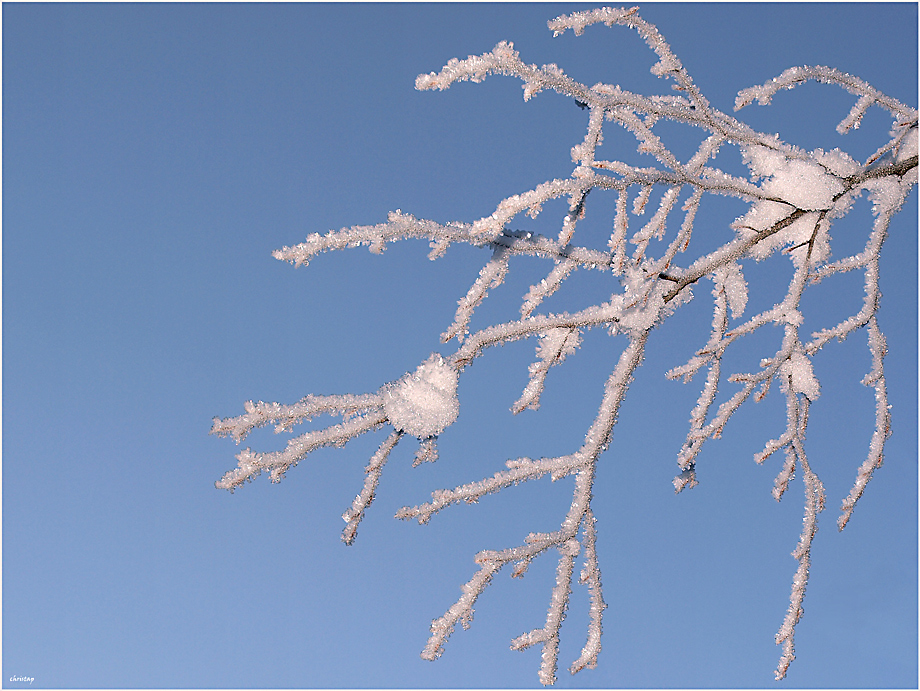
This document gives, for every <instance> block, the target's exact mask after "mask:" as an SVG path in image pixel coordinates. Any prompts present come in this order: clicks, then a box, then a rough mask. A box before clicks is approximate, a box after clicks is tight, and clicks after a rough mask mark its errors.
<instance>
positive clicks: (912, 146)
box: [894, 125, 918, 163]
mask: <svg viewBox="0 0 920 691" xmlns="http://www.w3.org/2000/svg"><path fill="white" fill-rule="evenodd" d="M917 132H918V128H917V126H916V125H915V126H913V127H911V128H910V130H908V132H907V134H905V135H904V139H902V140H901V145H900V146H899V147H898V153H897V155H895V157H894V160H895V162H898V163H900V162H901V161H906V160H907V159H908V158H910V157H911V156H916V155H917Z"/></svg>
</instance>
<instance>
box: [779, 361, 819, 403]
mask: <svg viewBox="0 0 920 691" xmlns="http://www.w3.org/2000/svg"><path fill="white" fill-rule="evenodd" d="M783 369H784V370H785V371H786V372H787V373H788V374H789V375H791V378H792V390H793V391H795V392H796V393H802V394H805V396H806V398H808V400H810V401H814V400H816V399H817V398H818V396H820V395H821V385H820V384H819V383H818V379H817V378H816V377H815V372H814V370H813V369H812V366H811V360H810V359H809V358H808V356H807V355H805V353H799V352H796V353H793V354H792V356H791V357H790V358H789V360H788V361H787V362H786V363H785V365H784V366H783Z"/></svg>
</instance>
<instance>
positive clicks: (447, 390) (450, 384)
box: [383, 354, 460, 439]
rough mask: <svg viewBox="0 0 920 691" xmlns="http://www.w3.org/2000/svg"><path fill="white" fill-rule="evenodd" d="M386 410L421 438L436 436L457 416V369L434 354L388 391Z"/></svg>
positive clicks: (398, 425)
mask: <svg viewBox="0 0 920 691" xmlns="http://www.w3.org/2000/svg"><path fill="white" fill-rule="evenodd" d="M383 400H384V402H383V409H384V411H385V412H386V414H387V418H388V419H389V421H390V423H391V424H392V425H393V427H395V428H396V429H398V430H401V431H403V432H406V433H407V434H411V435H413V436H415V437H418V438H419V439H425V438H427V437H436V436H437V435H439V434H440V433H441V432H443V431H444V429H445V428H447V427H449V426H450V425H451V424H453V422H454V421H455V420H456V419H457V415H458V414H459V412H460V400H459V399H458V398H457V370H455V369H454V368H453V367H451V366H450V365H449V364H447V362H445V361H444V359H443V358H442V357H441V356H440V355H437V354H433V355H432V356H431V357H429V358H428V359H427V360H425V362H423V363H422V364H421V365H419V366H418V368H417V369H416V370H415V372H414V373H413V374H407V375H405V376H404V377H402V378H401V379H399V380H398V381H396V382H394V383H393V384H392V385H391V386H390V387H389V388H388V389H387V390H386V391H385V393H384V399H383Z"/></svg>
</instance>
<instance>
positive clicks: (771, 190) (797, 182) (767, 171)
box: [744, 146, 843, 211]
mask: <svg viewBox="0 0 920 691" xmlns="http://www.w3.org/2000/svg"><path fill="white" fill-rule="evenodd" d="M823 153H824V152H822V154H823ZM744 154H745V159H746V161H747V164H748V165H749V166H750V168H751V171H752V172H753V173H754V174H755V175H758V176H761V177H768V176H769V178H770V179H769V180H766V181H765V182H764V183H763V185H762V186H761V189H763V191H764V192H766V193H767V194H769V195H770V196H771V197H777V198H779V199H782V200H783V201H786V202H789V203H790V204H792V205H793V206H795V207H797V208H799V209H805V210H808V211H814V210H818V209H829V208H830V207H831V204H833V203H834V197H835V196H836V195H838V194H840V193H841V192H843V183H842V182H841V181H840V179H839V178H837V177H835V176H834V175H831V174H829V173H828V172H827V170H826V169H825V168H824V167H822V166H820V165H818V164H817V163H812V162H811V161H801V160H798V159H790V158H787V157H786V155H784V154H783V153H781V152H779V151H774V150H773V149H768V148H767V147H765V146H750V147H747V148H746V149H745V150H744Z"/></svg>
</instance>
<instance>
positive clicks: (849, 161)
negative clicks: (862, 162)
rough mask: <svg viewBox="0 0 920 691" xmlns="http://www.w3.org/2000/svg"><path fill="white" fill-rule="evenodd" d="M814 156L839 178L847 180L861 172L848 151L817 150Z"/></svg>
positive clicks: (813, 152)
mask: <svg viewBox="0 0 920 691" xmlns="http://www.w3.org/2000/svg"><path fill="white" fill-rule="evenodd" d="M812 156H814V159H815V160H816V161H817V162H818V163H820V164H821V165H822V166H824V167H825V168H827V169H828V170H829V171H830V172H831V173H833V174H834V175H836V176H837V177H841V178H845V177H849V176H850V175H856V173H858V172H859V167H860V166H859V163H857V162H856V161H854V160H853V158H852V157H851V156H850V155H849V154H848V153H847V152H846V151H841V150H840V149H832V150H831V151H823V150H821V149H815V150H814V151H812Z"/></svg>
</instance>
